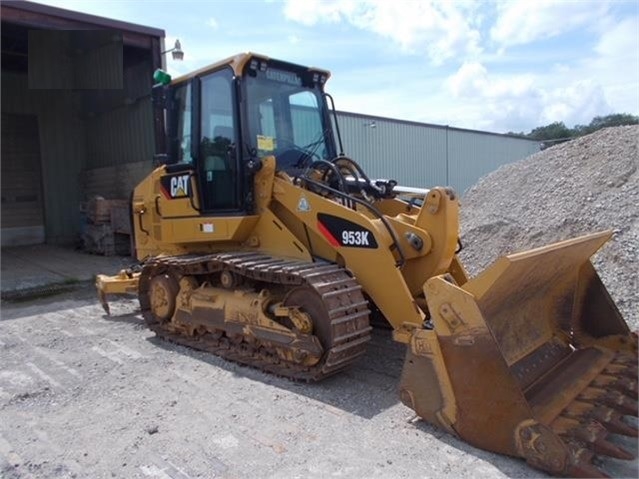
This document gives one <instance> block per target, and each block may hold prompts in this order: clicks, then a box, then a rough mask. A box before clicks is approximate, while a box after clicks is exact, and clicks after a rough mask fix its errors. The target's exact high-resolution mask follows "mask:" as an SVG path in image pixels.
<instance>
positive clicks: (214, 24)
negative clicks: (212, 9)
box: [206, 17, 220, 30]
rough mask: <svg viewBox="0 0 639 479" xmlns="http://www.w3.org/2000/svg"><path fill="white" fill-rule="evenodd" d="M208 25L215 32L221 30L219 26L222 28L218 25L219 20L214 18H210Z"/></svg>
mask: <svg viewBox="0 0 639 479" xmlns="http://www.w3.org/2000/svg"><path fill="white" fill-rule="evenodd" d="M206 24H207V25H208V26H209V27H211V28H212V29H213V30H217V29H218V28H219V26H220V25H219V24H218V23H217V20H216V19H215V18H213V17H211V18H209V19H208V20H207V21H206Z"/></svg>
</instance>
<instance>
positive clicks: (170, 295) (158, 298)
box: [148, 274, 179, 323]
mask: <svg viewBox="0 0 639 479" xmlns="http://www.w3.org/2000/svg"><path fill="white" fill-rule="evenodd" d="M178 290H179V286H178V283H177V281H175V279H173V278H172V277H171V276H170V275H168V274H160V275H157V276H154V277H153V278H151V281H150V284H149V293H148V295H149V304H150V308H151V313H152V314H153V317H154V318H155V319H156V320H157V321H158V322H159V323H165V322H167V321H170V320H171V318H172V317H173V313H174V312H175V303H176V298H177V293H178Z"/></svg>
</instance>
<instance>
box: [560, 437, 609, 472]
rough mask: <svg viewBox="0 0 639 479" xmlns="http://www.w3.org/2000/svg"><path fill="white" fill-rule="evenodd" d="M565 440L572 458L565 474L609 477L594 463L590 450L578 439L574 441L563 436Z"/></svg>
mask: <svg viewBox="0 0 639 479" xmlns="http://www.w3.org/2000/svg"><path fill="white" fill-rule="evenodd" d="M565 442H566V445H567V446H568V450H569V451H570V456H571V458H572V461H571V462H572V463H571V465H570V466H569V468H568V471H567V476H569V477H592V478H602V477H610V476H609V475H608V474H606V473H605V472H603V471H601V470H600V469H599V468H598V467H597V466H596V465H595V464H594V461H596V460H597V458H596V457H595V455H594V453H593V452H592V451H591V450H589V449H586V448H584V447H583V446H582V445H581V443H580V442H579V441H574V440H573V439H571V438H570V437H568V438H565Z"/></svg>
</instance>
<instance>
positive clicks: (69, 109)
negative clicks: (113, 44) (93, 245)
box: [2, 73, 86, 243]
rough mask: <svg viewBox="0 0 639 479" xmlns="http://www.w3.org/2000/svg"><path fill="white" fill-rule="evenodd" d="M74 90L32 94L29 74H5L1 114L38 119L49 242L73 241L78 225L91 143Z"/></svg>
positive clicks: (33, 91) (44, 91)
mask: <svg viewBox="0 0 639 479" xmlns="http://www.w3.org/2000/svg"><path fill="white" fill-rule="evenodd" d="M76 100H77V99H76V98H74V94H73V92H71V91H69V90H57V91H56V92H55V94H51V91H49V90H31V89H29V88H28V82H27V76H26V75H19V74H13V73H3V74H2V112H3V113H11V114H32V115H36V116H37V117H38V124H39V132H40V152H41V159H42V183H43V197H44V211H45V231H46V239H47V242H51V243H67V242H70V241H73V238H74V235H75V232H76V231H77V228H78V226H79V212H78V207H79V203H80V197H81V195H80V186H79V181H78V180H79V178H80V172H81V171H82V169H83V166H84V159H85V156H86V143H85V135H84V131H85V130H84V124H83V122H82V121H81V119H80V118H79V116H78V114H77V101H76Z"/></svg>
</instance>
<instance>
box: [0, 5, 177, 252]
mask: <svg viewBox="0 0 639 479" xmlns="http://www.w3.org/2000/svg"><path fill="white" fill-rule="evenodd" d="M0 9H1V10H0V15H1V19H2V25H1V29H2V30H1V33H2V118H1V127H2V128H1V129H2V138H1V140H2V151H1V155H2V171H1V176H2V211H1V218H2V220H1V221H2V223H1V236H2V245H3V246H7V245H24V244H34V243H42V242H47V243H52V244H64V243H66V244H68V243H72V242H73V241H74V240H75V239H76V238H77V235H78V232H79V231H80V222H81V215H80V211H79V205H80V204H81V202H82V201H83V200H86V199H87V198H88V197H89V196H91V195H92V194H95V193H98V194H102V195H108V196H111V197H116V198H117V197H119V198H127V197H128V194H129V192H130V191H131V188H132V186H133V185H134V184H135V183H137V181H139V179H140V178H141V177H142V176H143V175H144V174H146V172H147V171H148V169H149V167H150V164H151V159H152V157H153V154H154V136H153V135H154V133H153V123H154V117H153V112H152V108H151V101H150V90H151V78H152V74H153V71H154V69H155V68H158V67H160V66H161V63H162V58H161V52H162V45H163V38H164V31H163V30H159V29H156V28H149V27H144V26H140V25H134V24H130V23H125V22H120V21H115V20H109V19H105V18H101V17H96V16H93V15H86V14H82V13H78V12H72V11H68V10H63V9H59V8H54V7H49V6H46V5H40V4H37V3H31V2H23V1H3V2H2V4H1V5H0ZM141 160H143V161H141ZM122 165H126V166H125V167H123V166H122Z"/></svg>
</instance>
